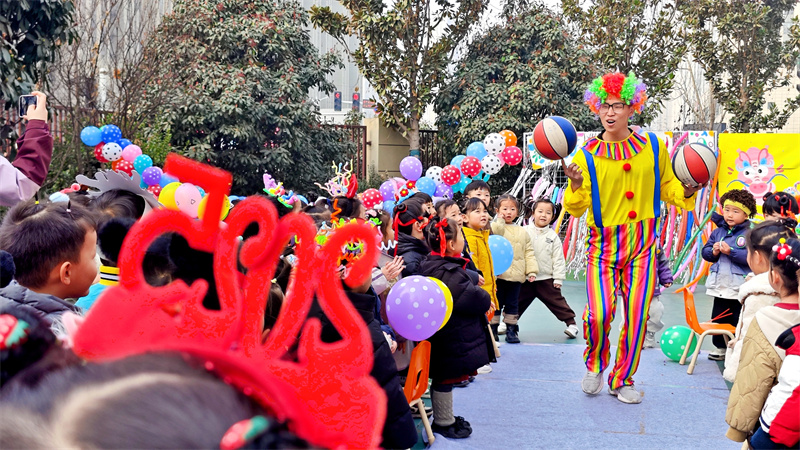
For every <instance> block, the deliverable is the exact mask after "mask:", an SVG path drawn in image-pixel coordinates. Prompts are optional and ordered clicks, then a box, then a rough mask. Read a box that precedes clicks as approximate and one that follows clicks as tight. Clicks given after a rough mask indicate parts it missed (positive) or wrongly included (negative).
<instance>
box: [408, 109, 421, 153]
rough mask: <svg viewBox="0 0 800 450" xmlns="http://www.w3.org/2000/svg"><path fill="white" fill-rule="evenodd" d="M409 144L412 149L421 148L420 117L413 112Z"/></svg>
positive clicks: (409, 127)
mask: <svg viewBox="0 0 800 450" xmlns="http://www.w3.org/2000/svg"><path fill="white" fill-rule="evenodd" d="M408 146H409V149H411V150H419V149H420V148H419V118H416V117H414V115H413V114H412V116H411V118H410V119H409V121H408Z"/></svg>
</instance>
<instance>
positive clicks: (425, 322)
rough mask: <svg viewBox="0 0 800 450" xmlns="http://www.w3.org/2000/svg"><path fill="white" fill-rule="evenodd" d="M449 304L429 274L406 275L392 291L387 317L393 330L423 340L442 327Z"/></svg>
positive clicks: (387, 301) (407, 337)
mask: <svg viewBox="0 0 800 450" xmlns="http://www.w3.org/2000/svg"><path fill="white" fill-rule="evenodd" d="M446 312H447V303H446V302H445V296H444V292H443V291H442V289H441V288H439V286H438V285H437V284H436V283H435V282H434V281H432V280H431V279H429V278H427V277H422V276H418V275H414V276H410V277H407V278H403V279H402V280H400V281H399V282H398V283H397V284H395V285H394V286H393V287H392V290H391V291H389V296H388V297H387V298H386V316H387V317H388V319H389V324H390V325H391V326H392V328H393V329H394V331H395V332H396V333H397V334H399V335H400V336H403V337H404V338H406V339H408V340H411V341H424V340H425V339H428V338H429V337H431V336H433V334H434V333H436V331H437V330H439V327H441V326H442V322H443V321H444V317H445V313H446Z"/></svg>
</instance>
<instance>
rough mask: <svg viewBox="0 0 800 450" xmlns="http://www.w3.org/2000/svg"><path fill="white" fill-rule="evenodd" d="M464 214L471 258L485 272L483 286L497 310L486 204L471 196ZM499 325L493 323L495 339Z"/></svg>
mask: <svg viewBox="0 0 800 450" xmlns="http://www.w3.org/2000/svg"><path fill="white" fill-rule="evenodd" d="M464 215H465V216H466V218H467V221H466V225H467V226H465V227H464V237H466V239H467V244H468V245H469V249H470V259H472V261H473V262H474V263H475V266H476V267H477V268H478V270H480V271H481V273H482V274H483V277H484V280H485V281H484V283H483V286H481V287H482V288H483V290H485V291H486V292H488V293H489V296H490V297H491V299H492V306H493V307H494V309H495V310H497V309H498V302H497V288H496V285H495V276H494V266H493V265H492V253H491V252H490V251H489V230H487V229H486V226H487V224H488V223H489V213H488V212H487V211H486V204H485V203H483V200H481V199H479V198H477V197H472V198H469V199H467V202H466V203H465V204H464ZM499 325H500V324H499V323H493V324H492V332H493V333H494V339H495V341H499V340H500V338H499V337H498V334H497V331H498V330H497V328H498V326H499Z"/></svg>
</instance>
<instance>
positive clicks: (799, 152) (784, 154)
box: [719, 133, 800, 213]
mask: <svg viewBox="0 0 800 450" xmlns="http://www.w3.org/2000/svg"><path fill="white" fill-rule="evenodd" d="M719 150H720V162H719V164H720V171H719V193H720V195H722V194H724V193H725V192H727V191H729V190H731V189H747V190H748V191H750V193H751V194H753V196H754V197H755V198H756V202H757V203H758V206H759V213H760V212H761V204H762V203H763V201H764V195H765V194H766V193H767V192H777V191H786V192H789V193H791V194H792V195H796V194H797V191H798V189H800V134H768V133H753V134H729V133H721V134H720V135H719Z"/></svg>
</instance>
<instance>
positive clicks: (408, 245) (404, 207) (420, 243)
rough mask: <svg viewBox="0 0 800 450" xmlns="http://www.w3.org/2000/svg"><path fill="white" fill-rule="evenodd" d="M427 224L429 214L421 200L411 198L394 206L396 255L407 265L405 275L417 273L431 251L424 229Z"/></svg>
mask: <svg viewBox="0 0 800 450" xmlns="http://www.w3.org/2000/svg"><path fill="white" fill-rule="evenodd" d="M427 224H428V215H427V213H425V211H424V210H423V207H422V203H420V202H419V201H415V200H411V199H409V200H406V201H404V202H403V203H400V204H399V205H397V207H395V208H394V218H393V220H392V226H393V227H394V234H395V236H396V238H397V243H396V244H395V247H394V256H402V257H403V262H404V263H405V265H406V267H405V269H403V276H404V277H410V276H411V275H416V274H417V273H418V271H419V263H420V262H421V261H422V260H423V259H424V258H425V256H427V255H428V253H430V252H431V251H430V249H429V248H428V245H427V244H426V243H425V240H424V239H425V234H424V233H423V231H422V230H423V229H424V228H425V226H426V225H427Z"/></svg>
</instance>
